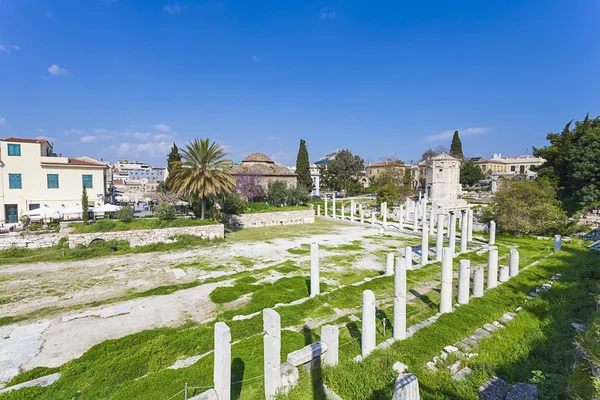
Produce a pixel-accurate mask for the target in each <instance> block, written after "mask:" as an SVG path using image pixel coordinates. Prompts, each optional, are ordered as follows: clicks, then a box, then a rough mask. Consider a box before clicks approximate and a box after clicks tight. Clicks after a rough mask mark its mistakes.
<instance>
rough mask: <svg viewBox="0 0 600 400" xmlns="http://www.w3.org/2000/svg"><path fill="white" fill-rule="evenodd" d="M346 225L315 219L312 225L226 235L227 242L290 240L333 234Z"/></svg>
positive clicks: (253, 229) (274, 227) (238, 231)
mask: <svg viewBox="0 0 600 400" xmlns="http://www.w3.org/2000/svg"><path fill="white" fill-rule="evenodd" d="M346 226H347V225H345V224H342V223H339V222H337V221H332V220H326V219H323V218H316V219H315V222H314V223H313V224H304V225H288V226H269V227H264V228H252V229H240V230H237V231H233V232H230V233H227V234H226V237H227V239H226V240H227V241H228V242H240V241H252V242H255V241H261V242H265V241H267V240H274V239H292V238H298V237H306V236H312V235H322V234H327V233H333V232H336V231H338V230H339V229H341V228H343V227H346Z"/></svg>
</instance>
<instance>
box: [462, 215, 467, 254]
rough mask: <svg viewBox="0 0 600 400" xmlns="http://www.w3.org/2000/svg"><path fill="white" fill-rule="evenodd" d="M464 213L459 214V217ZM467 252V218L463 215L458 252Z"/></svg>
mask: <svg viewBox="0 0 600 400" xmlns="http://www.w3.org/2000/svg"><path fill="white" fill-rule="evenodd" d="M463 214H464V213H463V212H461V215H463ZM466 251H467V218H466V216H465V215H463V218H462V224H461V226H460V252H461V253H465V252H466Z"/></svg>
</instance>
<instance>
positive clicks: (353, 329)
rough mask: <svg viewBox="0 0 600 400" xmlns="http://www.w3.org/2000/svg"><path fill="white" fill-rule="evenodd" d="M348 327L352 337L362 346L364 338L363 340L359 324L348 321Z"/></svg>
mask: <svg viewBox="0 0 600 400" xmlns="http://www.w3.org/2000/svg"><path fill="white" fill-rule="evenodd" d="M346 328H348V332H349V333H350V336H351V337H352V339H356V341H357V342H358V345H359V346H362V340H361V336H362V335H361V333H360V329H358V325H356V323H355V322H348V323H347V324H346Z"/></svg>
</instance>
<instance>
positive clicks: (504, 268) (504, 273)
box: [499, 265, 509, 282]
mask: <svg viewBox="0 0 600 400" xmlns="http://www.w3.org/2000/svg"><path fill="white" fill-rule="evenodd" d="M508 272H509V270H508V265H501V266H500V277H499V280H500V282H506V281H507V280H508Z"/></svg>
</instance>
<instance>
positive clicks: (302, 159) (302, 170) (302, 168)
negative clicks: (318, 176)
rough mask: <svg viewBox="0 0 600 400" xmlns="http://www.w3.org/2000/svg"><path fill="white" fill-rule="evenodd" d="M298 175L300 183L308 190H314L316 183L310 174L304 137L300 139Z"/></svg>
mask: <svg viewBox="0 0 600 400" xmlns="http://www.w3.org/2000/svg"><path fill="white" fill-rule="evenodd" d="M296 175H298V185H299V186H301V187H303V188H304V189H306V190H307V192H312V190H313V187H314V185H313V181H312V177H311V176H310V161H309V160H308V150H307V149H306V142H305V141H304V139H300V148H299V149H298V158H296Z"/></svg>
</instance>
